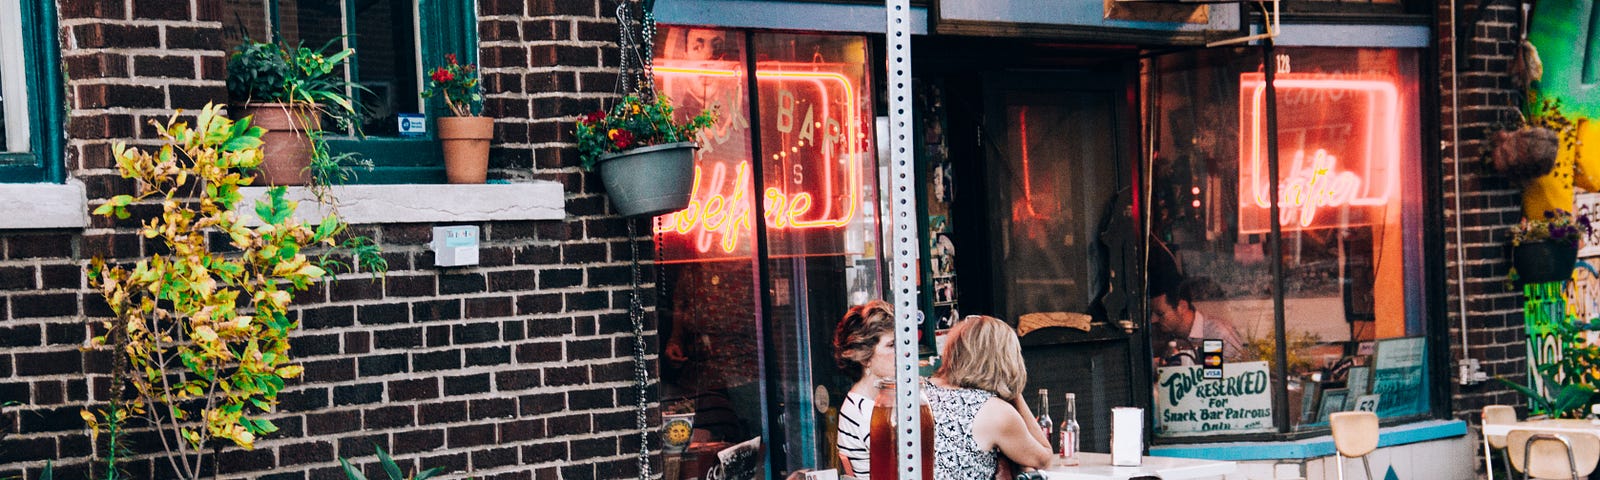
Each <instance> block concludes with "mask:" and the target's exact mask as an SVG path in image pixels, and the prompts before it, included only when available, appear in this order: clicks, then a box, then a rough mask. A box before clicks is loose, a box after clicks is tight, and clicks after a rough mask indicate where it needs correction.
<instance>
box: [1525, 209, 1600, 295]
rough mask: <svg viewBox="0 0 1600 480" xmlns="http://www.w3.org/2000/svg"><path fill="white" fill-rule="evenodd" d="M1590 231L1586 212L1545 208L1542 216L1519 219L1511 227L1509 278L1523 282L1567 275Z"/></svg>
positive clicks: (1555, 279) (1548, 279)
mask: <svg viewBox="0 0 1600 480" xmlns="http://www.w3.org/2000/svg"><path fill="white" fill-rule="evenodd" d="M1590 230H1591V224H1590V220H1589V216H1588V215H1586V214H1579V215H1573V214H1572V213H1571V212H1568V211H1566V210H1547V211H1545V212H1544V217H1543V218H1542V219H1537V220H1534V219H1527V218H1524V219H1522V222H1520V223H1518V224H1517V225H1515V226H1512V227H1511V247H1512V270H1511V276H1512V278H1513V279H1515V280H1517V281H1519V282H1522V283H1541V282H1554V281H1563V280H1566V279H1568V278H1570V277H1571V276H1572V268H1573V266H1574V265H1575V264H1576V263H1577V259H1578V245H1579V244H1581V243H1582V240H1583V238H1584V237H1585V236H1587V235H1588V234H1589V232H1590Z"/></svg>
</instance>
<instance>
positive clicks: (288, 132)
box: [239, 103, 321, 185]
mask: <svg viewBox="0 0 1600 480" xmlns="http://www.w3.org/2000/svg"><path fill="white" fill-rule="evenodd" d="M241 110H243V112H242V115H239V117H240V118H243V117H244V116H250V117H252V120H251V122H250V124H251V125H255V126H258V127H261V128H263V129H266V133H263V134H261V154H262V160H261V167H260V168H258V169H257V170H256V181H255V184H256V185H310V184H311V170H310V169H309V167H310V166H311V139H310V137H307V136H306V127H307V125H310V124H311V122H316V123H317V125H315V126H316V127H317V128H321V125H320V123H321V121H320V119H318V118H316V117H315V115H316V113H315V112H313V111H312V109H310V108H308V107H306V106H304V105H290V104H287V103H251V104H246V105H245V106H244V108H242V109H241Z"/></svg>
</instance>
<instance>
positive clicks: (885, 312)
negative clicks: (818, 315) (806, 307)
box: [833, 300, 894, 480]
mask: <svg viewBox="0 0 1600 480" xmlns="http://www.w3.org/2000/svg"><path fill="white" fill-rule="evenodd" d="M833 360H834V363H835V364H837V365H838V366H839V370H841V371H843V372H844V373H845V375H848V376H849V377H850V378H854V379H856V383H855V384H854V385H852V386H851V387H850V391H849V392H847V393H845V396H844V404H843V405H840V406H839V432H838V439H837V442H838V446H839V457H840V458H839V460H840V463H841V464H842V465H843V466H844V473H845V474H846V475H849V476H852V477H856V478H860V479H863V480H865V479H867V478H869V475H871V472H870V471H869V468H868V465H869V463H868V457H867V446H868V445H870V438H868V437H869V435H868V433H869V432H871V426H872V407H873V398H875V397H877V395H878V382H879V381H881V380H883V379H891V380H892V379H893V378H894V307H891V306H889V304H888V303H887V302H884V301H882V300H873V301H870V302H867V303H866V304H864V305H857V306H854V307H850V310H848V311H845V313H844V318H843V319H840V320H839V325H838V326H837V327H836V328H834V330H833Z"/></svg>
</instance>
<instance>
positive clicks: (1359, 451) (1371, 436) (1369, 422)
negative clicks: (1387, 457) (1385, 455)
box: [1328, 412, 1378, 480]
mask: <svg viewBox="0 0 1600 480" xmlns="http://www.w3.org/2000/svg"><path fill="white" fill-rule="evenodd" d="M1328 427H1329V428H1331V429H1332V430H1333V447H1334V448H1335V449H1338V450H1339V455H1338V458H1339V479H1340V480H1344V459H1345V458H1347V457H1348V458H1355V457H1361V466H1362V467H1364V468H1365V469H1366V471H1367V480H1372V465H1371V464H1369V463H1368V462H1367V454H1369V453H1372V451H1373V450H1377V449H1378V414H1376V413H1372V412H1337V413H1334V414H1332V415H1328Z"/></svg>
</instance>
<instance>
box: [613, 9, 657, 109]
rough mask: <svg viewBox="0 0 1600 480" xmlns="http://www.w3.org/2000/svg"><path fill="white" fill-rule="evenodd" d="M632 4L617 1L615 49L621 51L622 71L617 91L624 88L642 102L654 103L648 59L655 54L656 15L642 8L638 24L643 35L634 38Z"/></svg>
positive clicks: (653, 86)
mask: <svg viewBox="0 0 1600 480" xmlns="http://www.w3.org/2000/svg"><path fill="white" fill-rule="evenodd" d="M632 3H633V2H630V1H626V0H625V1H621V2H617V48H618V49H619V50H621V55H619V56H620V57H621V61H622V65H621V66H620V68H621V69H622V72H621V75H618V76H617V88H616V90H621V89H622V86H623V85H627V86H628V87H627V88H628V93H633V94H637V95H639V98H640V99H641V100H644V101H645V102H654V101H655V100H656V98H655V96H656V79H655V72H654V68H652V65H651V63H652V58H651V57H653V56H654V55H655V38H656V16H655V13H653V12H651V11H650V10H649V9H645V11H644V15H643V19H642V20H641V21H640V22H639V24H640V25H639V28H640V30H641V33H642V36H640V37H636V36H634V23H633V17H632V15H630V13H629V8H628V6H629V5H630V4H632ZM640 8H643V7H640Z"/></svg>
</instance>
